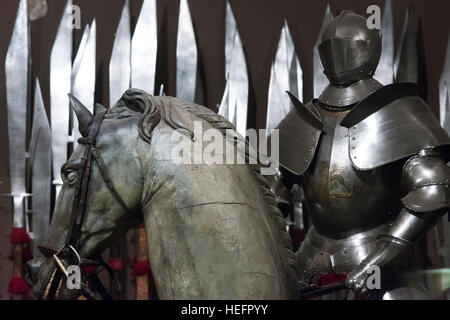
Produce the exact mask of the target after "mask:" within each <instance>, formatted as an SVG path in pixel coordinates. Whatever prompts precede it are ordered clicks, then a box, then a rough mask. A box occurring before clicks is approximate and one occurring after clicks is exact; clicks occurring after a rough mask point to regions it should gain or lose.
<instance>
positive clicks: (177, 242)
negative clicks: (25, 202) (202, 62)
mask: <svg viewBox="0 0 450 320" xmlns="http://www.w3.org/2000/svg"><path fill="white" fill-rule="evenodd" d="M71 105H72V108H73V110H74V111H75V113H76V115H77V118H78V121H79V131H80V133H81V135H82V136H83V137H84V138H88V135H89V132H90V131H91V126H93V123H94V122H95V120H94V115H92V114H91V113H90V112H89V111H88V110H87V109H86V108H85V107H84V106H82V105H81V103H79V102H78V101H77V100H76V99H75V98H73V97H72V98H71ZM101 112H103V113H104V119H103V122H101V126H100V128H99V130H98V134H97V136H96V139H95V151H96V152H97V153H98V154H100V155H101V157H102V159H103V162H104V166H105V167H106V168H107V169H108V172H109V176H110V180H111V181H112V182H113V185H114V189H115V191H116V193H117V194H118V195H120V198H121V199H122V201H123V203H122V204H121V203H120V201H118V199H117V197H115V196H114V194H113V193H112V192H111V190H110V188H108V186H107V183H105V181H104V180H105V178H104V175H102V172H101V171H102V170H101V168H100V167H99V165H98V163H97V162H96V161H93V162H92V166H91V172H90V178H89V181H88V186H87V199H86V201H85V209H84V219H83V220H82V224H81V228H80V229H81V231H80V236H79V241H78V246H77V248H76V249H77V250H76V251H77V255H79V259H81V260H83V259H93V258H94V257H97V256H98V255H99V254H101V252H103V251H104V249H105V248H107V247H108V246H109V245H111V244H112V243H113V242H114V241H115V240H116V239H118V238H119V237H120V236H121V235H123V234H124V233H125V232H126V231H127V230H128V229H130V228H131V227H133V226H135V225H137V224H139V223H141V222H142V221H144V222H145V227H146V235H147V246H148V251H149V260H150V263H151V266H152V272H153V277H154V279H155V284H156V289H157V292H158V295H159V297H160V298H162V299H178V298H180V299H205V298H212V299H226V298H229V299H277V298H291V297H292V296H293V294H294V291H295V289H296V275H295V258H294V256H293V253H292V249H291V247H290V243H289V238H288V235H287V233H286V229H285V226H284V221H283V217H282V215H281V213H280V211H279V210H278V209H277V207H276V202H275V200H274V198H273V195H272V194H271V192H270V190H269V188H268V187H267V184H266V182H265V180H264V178H263V177H261V176H259V174H258V173H257V172H256V171H255V170H256V169H255V168H253V167H251V166H248V165H246V164H239V165H230V164H214V163H213V164H204V163H179V162H176V161H174V160H173V157H172V155H173V152H172V151H173V149H174V148H176V147H177V146H178V143H179V141H175V140H174V139H173V134H174V132H175V131H177V130H180V129H181V130H182V131H183V132H184V133H183V134H184V135H186V136H187V137H189V139H191V140H195V139H196V137H195V125H194V123H195V122H196V121H197V122H200V123H201V124H202V125H203V126H204V128H205V129H207V128H209V129H212V130H216V131H217V132H218V133H219V135H218V136H223V135H222V132H221V130H222V129H224V128H230V124H229V122H228V121H226V120H225V119H224V118H222V117H221V116H219V115H217V114H215V113H213V112H211V111H209V110H208V109H207V108H204V107H201V106H198V105H195V104H193V103H189V102H186V101H183V100H179V99H176V98H171V97H152V96H150V95H148V94H147V93H145V92H143V91H141V90H137V89H130V90H127V91H126V92H125V93H124V95H123V96H122V98H121V100H119V102H118V103H117V104H116V105H115V106H113V107H111V108H110V109H108V110H105V109H104V107H102V106H101V105H96V113H97V114H98V113H101ZM82 139H83V138H82ZM91 143H92V142H91ZM224 143H225V144H233V143H234V142H233V141H229V140H227V139H225V140H224ZM193 148H194V149H195V147H193ZM85 150H86V149H85V146H84V145H81V144H80V145H78V146H77V148H76V149H75V150H74V152H73V154H72V155H71V157H70V159H69V160H68V161H67V163H65V164H64V165H63V167H62V169H61V176H62V179H63V182H64V184H63V186H62V188H61V191H60V193H59V195H58V198H57V201H56V206H55V210H54V213H53V218H52V221H51V225H50V228H49V232H48V235H47V238H46V241H45V245H44V246H42V248H43V249H42V250H41V251H42V252H41V253H39V254H38V255H37V256H36V257H35V258H34V259H33V260H32V261H30V262H29V263H28V265H27V270H28V272H27V273H28V279H29V283H30V284H31V285H32V289H33V291H34V292H35V294H36V295H37V296H38V297H40V298H48V292H49V289H50V288H51V287H52V286H54V287H56V288H58V290H57V292H56V293H55V296H56V298H57V299H71V298H75V297H77V296H78V295H80V290H77V289H70V288H68V286H67V285H66V282H65V279H64V278H55V274H57V273H56V272H55V270H57V268H58V265H57V264H58V263H57V261H55V259H54V257H53V255H52V254H49V253H47V254H46V253H45V248H55V251H56V250H58V249H60V248H63V247H64V246H65V244H66V243H67V238H68V237H69V233H70V230H71V228H72V223H73V220H72V219H71V216H72V215H71V212H72V210H73V203H74V198H75V197H76V193H77V190H78V188H77V185H78V184H77V183H78V182H79V181H80V179H81V177H80V164H82V163H83V156H84V154H85V153H84V152H85ZM195 152H196V151H195V150H194V151H193V154H195ZM197 152H198V150H197ZM200 152H201V150H200ZM68 256H69V257H68V258H66V257H65V256H61V259H60V262H61V263H62V264H63V265H64V266H66V267H67V265H69V264H70V263H71V261H70V260H71V259H70V254H69V255H68ZM72 260H73V255H72ZM55 281H56V282H57V283H56V284H55Z"/></svg>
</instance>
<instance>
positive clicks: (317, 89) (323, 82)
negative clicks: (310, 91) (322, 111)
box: [313, 2, 332, 98]
mask: <svg viewBox="0 0 450 320" xmlns="http://www.w3.org/2000/svg"><path fill="white" fill-rule="evenodd" d="M331 19H332V15H331V10H330V4H329V3H328V2H327V8H326V10H325V15H324V17H323V21H322V26H321V27H320V32H319V35H318V36H317V40H316V44H315V45H314V53H313V54H314V57H313V60H314V61H313V71H314V97H315V98H317V97H319V96H320V94H321V93H322V91H323V89H325V87H326V86H327V85H328V79H327V77H326V76H325V74H324V73H323V66H322V62H320V55H319V50H318V48H319V44H320V42H321V39H322V34H323V32H324V30H325V27H326V26H327V25H328V23H329V22H330V21H331Z"/></svg>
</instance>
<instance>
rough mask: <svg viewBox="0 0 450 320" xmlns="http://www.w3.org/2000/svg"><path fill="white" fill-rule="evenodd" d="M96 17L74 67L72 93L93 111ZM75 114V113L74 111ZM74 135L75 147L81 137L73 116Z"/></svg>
mask: <svg viewBox="0 0 450 320" xmlns="http://www.w3.org/2000/svg"><path fill="white" fill-rule="evenodd" d="M96 29H97V28H96V23H95V19H94V21H93V22H92V24H91V26H90V28H86V29H85V31H84V34H83V38H82V40H81V43H80V48H79V49H78V52H77V55H76V57H75V61H74V64H73V67H72V88H71V93H72V95H74V96H75V97H77V99H78V100H80V102H81V103H82V104H83V105H85V106H86V108H87V109H88V110H89V111H90V112H91V113H93V108H94V92H95V49H96ZM72 115H73V113H72ZM72 120H73V121H72V136H73V145H74V149H75V148H76V146H77V140H78V138H79V137H80V133H79V131H78V120H77V119H76V117H75V116H74V115H73V116H72Z"/></svg>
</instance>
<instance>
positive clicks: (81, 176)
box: [38, 110, 131, 300]
mask: <svg viewBox="0 0 450 320" xmlns="http://www.w3.org/2000/svg"><path fill="white" fill-rule="evenodd" d="M106 112H107V110H103V111H100V112H97V113H96V114H95V116H94V119H93V120H92V123H91V125H90V127H89V133H88V135H87V137H81V138H79V139H78V143H79V144H80V145H83V146H84V151H83V155H82V156H81V162H80V165H79V167H78V180H77V187H76V191H75V195H74V198H73V202H72V210H71V215H70V223H69V230H68V234H67V238H66V241H65V244H64V247H62V248H61V249H57V248H53V247H51V246H47V245H41V246H38V248H39V250H40V251H41V252H42V253H43V254H44V255H45V256H46V257H51V258H53V260H54V261H55V263H56V265H57V269H56V273H55V275H54V277H53V281H52V283H51V285H50V289H49V293H48V295H47V297H48V299H54V298H55V295H56V293H57V290H58V286H59V283H60V281H61V278H62V276H63V275H64V276H65V277H66V278H67V277H68V276H69V275H68V273H67V270H66V267H65V266H64V264H63V263H62V261H61V259H66V260H67V262H68V263H69V264H75V265H78V266H79V267H80V270H81V271H82V272H83V274H84V275H86V272H85V270H84V267H86V266H102V267H104V268H105V269H106V271H107V272H108V273H109V275H110V277H111V278H112V279H114V280H116V284H117V290H120V289H121V288H120V283H119V281H118V279H117V277H116V276H115V274H114V271H113V270H112V269H111V267H110V266H109V265H108V264H107V263H106V262H105V261H103V259H102V258H101V256H100V255H98V256H97V257H95V258H93V259H81V258H80V255H79V254H78V248H79V244H80V243H79V242H80V238H81V231H82V226H83V221H84V217H85V212H86V204H87V197H88V187H89V180H90V176H91V171H92V166H93V164H94V162H95V163H96V164H97V167H98V168H99V171H100V175H101V177H102V179H103V181H104V183H105V185H106V187H107V188H108V190H109V191H110V192H111V194H112V196H113V197H114V199H115V200H116V201H117V202H118V203H119V205H120V206H121V208H122V209H123V210H124V211H125V212H126V213H130V214H131V210H130V209H129V208H128V207H127V205H126V204H125V202H124V201H123V199H122V198H121V197H120V195H119V194H118V192H117V190H116V188H115V187H114V183H113V181H112V179H111V176H110V174H109V171H108V168H107V166H106V165H105V162H104V161H103V158H102V156H101V154H100V153H99V151H98V150H97V149H96V137H97V135H98V132H99V130H100V126H101V124H102V121H103V118H104V116H105V114H106ZM60 258H61V259H60ZM85 278H88V280H89V281H90V282H91V284H93V285H94V286H95V288H96V290H97V292H98V293H99V294H100V295H101V296H102V298H103V299H104V300H112V298H111V296H110V295H109V293H108V292H107V290H106V289H105V287H104V286H103V284H102V283H101V281H100V279H99V278H98V276H97V274H96V273H95V272H94V273H91V274H89V275H87V277H85ZM80 282H81V283H80V289H81V292H82V295H83V296H85V297H86V298H87V299H88V300H95V294H94V293H93V292H92V291H91V290H90V289H89V288H88V287H87V285H86V283H83V281H80Z"/></svg>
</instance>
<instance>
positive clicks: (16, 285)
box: [8, 277, 30, 295]
mask: <svg viewBox="0 0 450 320" xmlns="http://www.w3.org/2000/svg"><path fill="white" fill-rule="evenodd" d="M28 291H30V287H28V285H27V283H26V282H25V279H24V278H22V277H12V278H11V281H10V282H9V286H8V292H9V293H14V294H24V295H25V294H27V293H28Z"/></svg>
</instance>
